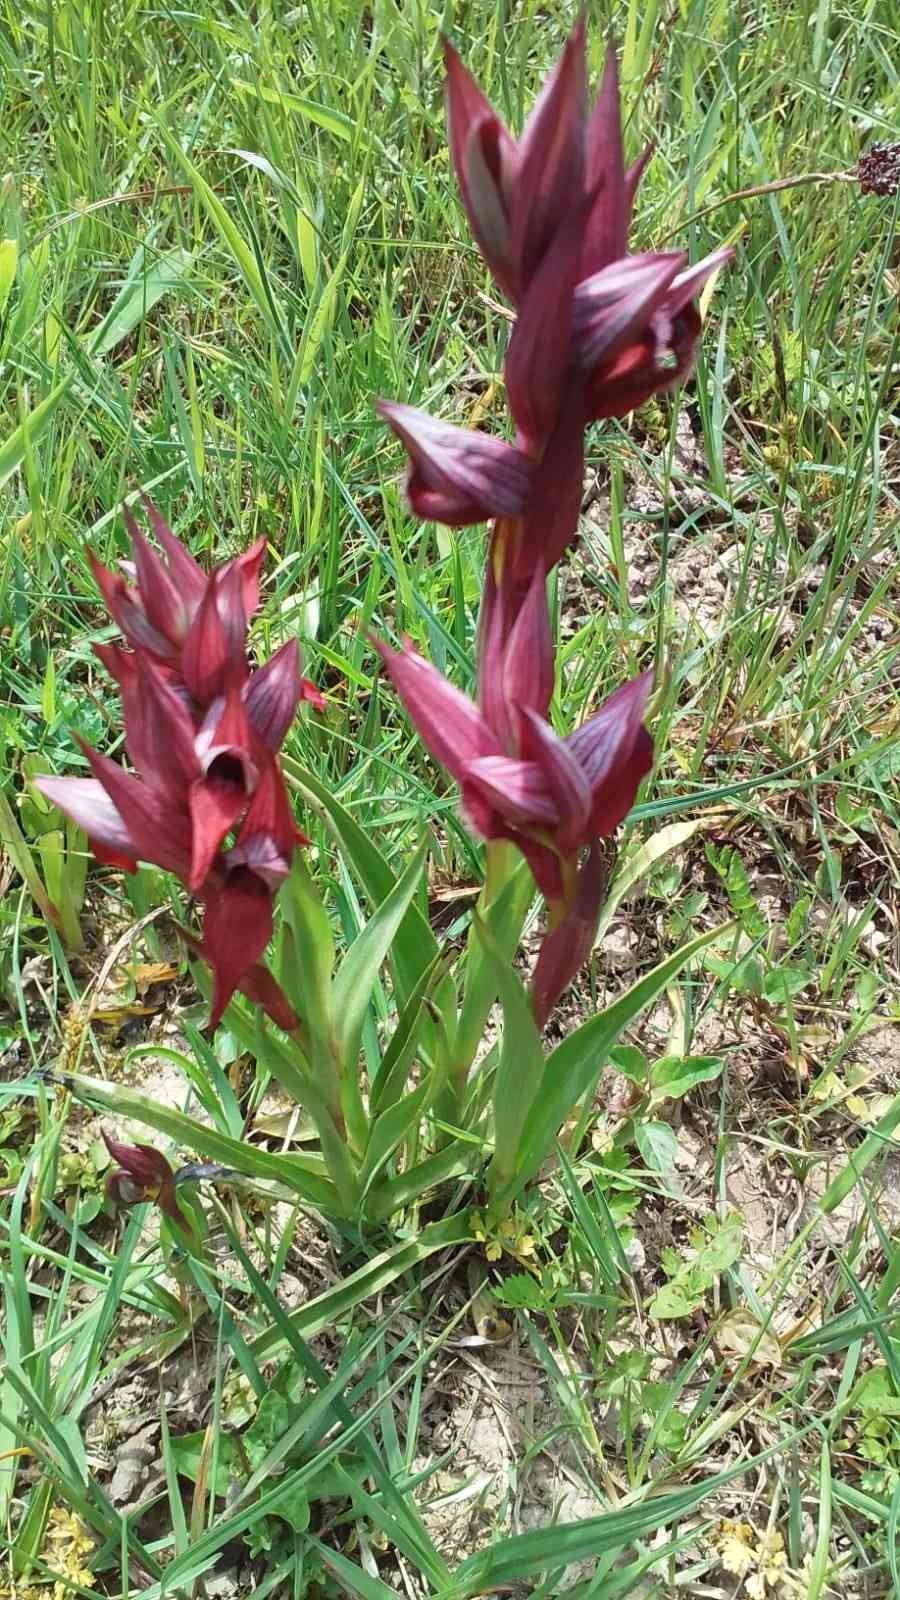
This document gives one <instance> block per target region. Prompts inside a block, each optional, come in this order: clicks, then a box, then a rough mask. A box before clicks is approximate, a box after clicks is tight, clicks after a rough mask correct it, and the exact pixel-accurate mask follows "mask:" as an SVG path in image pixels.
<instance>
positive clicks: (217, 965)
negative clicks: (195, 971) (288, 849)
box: [203, 867, 272, 1029]
mask: <svg viewBox="0 0 900 1600" xmlns="http://www.w3.org/2000/svg"><path fill="white" fill-rule="evenodd" d="M237 929H239V930H240V936H239V937H235V930H237ZM271 934H272V896H271V893H270V891H269V890H268V889H267V888H266V885H265V884H264V883H263V881H262V879H261V878H258V877H257V876H256V874H255V873H253V872H251V871H250V870H249V868H247V867H238V868H236V869H235V871H234V872H231V873H229V875H228V878H227V879H226V881H225V883H224V884H223V885H221V886H219V887H214V888H210V890H209V891H208V893H207V896H206V915H205V916H204V919H203V956H204V959H205V960H206V961H208V962H209V965H210V966H211V967H212V971H213V980H214V982H213V999H212V1006H211V1008H210V1014H209V1026H210V1028H211V1029H213V1028H216V1027H218V1025H219V1022H220V1021H221V1018H222V1012H223V1011H224V1010H225V1007H226V1006H227V1004H228V1002H229V1000H230V999H231V996H232V995H233V994H234V991H235V989H238V988H240V985H241V983H242V982H243V980H244V978H245V977H246V976H247V974H248V973H249V972H250V971H251V969H252V968H254V967H255V966H256V965H257V963H258V961H259V958H260V956H261V955H262V953H263V951H264V950H265V948H266V945H267V944H268V942H269V939H270V938H271Z"/></svg>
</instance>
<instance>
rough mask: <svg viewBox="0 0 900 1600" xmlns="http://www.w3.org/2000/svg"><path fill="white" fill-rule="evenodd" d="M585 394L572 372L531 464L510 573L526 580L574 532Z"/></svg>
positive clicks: (547, 565)
mask: <svg viewBox="0 0 900 1600" xmlns="http://www.w3.org/2000/svg"><path fill="white" fill-rule="evenodd" d="M584 406H585V401H584V394H583V390H582V385H581V383H580V381H579V380H578V379H577V378H576V377H575V376H574V375H573V377H572V378H571V379H570V381H569V383H568V385H567V387H566V395H565V400H564V402H563V408H562V411H561V413H560V417H559V421H558V422H557V425H556V428H555V430H554V433H553V436H552V438H551V440H550V443H549V444H548V446H547V449H546V450H545V452H544V455H543V457H542V458H541V461H540V462H539V463H538V465H537V467H536V468H535V475H534V482H533V485H532V490H531V494H530V495H529V497H528V504H527V506H526V508H525V511H524V513H523V515H522V520H521V530H520V537H519V540H518V543H517V546H516V548H515V549H514V551H513V552H512V555H511V569H510V575H511V576H512V577H513V578H514V579H515V581H516V582H517V583H522V584H525V583H529V582H530V581H531V577H532V574H533V573H534V569H535V566H536V565H537V564H538V562H540V563H542V564H543V568H544V571H545V572H550V571H551V569H552V568H553V567H554V566H555V565H556V563H557V561H559V560H560V559H561V557H562V556H563V555H564V554H565V552H566V550H567V549H568V547H569V545H570V544H571V543H572V541H573V539H574V538H575V536H576V534H577V532H578V519H579V516H580V515H581V495H582V482H583V477H584Z"/></svg>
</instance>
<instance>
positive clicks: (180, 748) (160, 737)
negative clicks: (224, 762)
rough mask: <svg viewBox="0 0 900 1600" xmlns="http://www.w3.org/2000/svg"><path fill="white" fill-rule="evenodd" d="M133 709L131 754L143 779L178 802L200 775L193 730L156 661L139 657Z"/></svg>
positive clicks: (128, 714) (129, 715)
mask: <svg viewBox="0 0 900 1600" xmlns="http://www.w3.org/2000/svg"><path fill="white" fill-rule="evenodd" d="M136 664H137V694H136V697H135V702H134V710H133V711H132V709H131V707H130V706H129V705H126V707H125V734H126V738H127V741H128V751H129V754H130V756H131V758H132V760H133V761H134V764H135V766H136V767H137V769H138V771H139V772H140V774H141V776H142V777H144V778H146V779H147V781H148V782H149V783H151V784H153V786H154V787H155V788H157V789H159V790H160V791H161V792H163V793H165V794H168V795H170V796H171V797H172V798H173V800H174V801H175V802H176V803H183V802H184V799H185V797H186V794H187V790H188V788H189V786H190V785H191V784H192V783H193V782H194V779H195V778H198V777H199V776H200V764H199V762H198V760H197V756H196V754H195V751H194V727H193V723H192V722H191V719H190V717H189V715H188V713H187V711H186V709H185V707H184V704H183V702H182V700H181V699H180V697H179V696H178V695H177V694H176V692H175V690H174V689H173V688H172V686H171V684H169V683H167V682H166V680H165V679H164V678H163V676H162V673H161V671H160V669H159V668H158V667H157V666H156V664H155V662H153V661H151V660H149V659H148V658H147V657H146V656H138V658H137V663H136Z"/></svg>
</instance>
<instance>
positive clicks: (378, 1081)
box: [369, 957, 443, 1116]
mask: <svg viewBox="0 0 900 1600" xmlns="http://www.w3.org/2000/svg"><path fill="white" fill-rule="evenodd" d="M442 978H443V963H442V961H441V959H440V957H435V959H434V961H433V962H432V964H431V966H430V967H427V968H426V970H425V971H424V972H423V974H422V976H421V978H420V979H419V982H418V983H417V985H416V987H415V989H414V990H413V992H412V994H411V995H410V997H409V999H408V1000H407V1002H406V1005H405V1006H404V1007H403V1010H402V1011H401V1013H400V1015H399V1017H398V1018H397V1022H396V1026H395V1028H394V1031H393V1033H392V1034H391V1037H390V1039H389V1041H388V1044H387V1046H386V1048H385V1051H384V1054H383V1056H382V1058H381V1061H380V1062H379V1064H378V1071H377V1072H376V1074H375V1077H374V1079H373V1081H372V1084H371V1086H370V1089H369V1109H370V1112H371V1114H372V1115H373V1116H374V1115H375V1114H376V1113H381V1112H382V1111H386V1110H387V1109H388V1107H389V1106H392V1105H393V1104H394V1103H395V1101H397V1100H399V1098H400V1096H401V1095H402V1093H403V1090H404V1088H405V1086H406V1080H407V1077H408V1075H409V1071H410V1068H411V1067H412V1064H413V1062H414V1061H415V1060H416V1057H417V1056H419V1055H420V1056H421V1057H422V1058H423V1060H425V1061H426V1062H427V1061H428V1060H429V1059H430V1058H429V1056H428V1052H427V1051H426V1050H425V1048H424V1037H423V1036H424V1033H425V1027H424V1024H426V1023H427V1025H428V1038H429V1040H430V1039H431V1037H432V1028H431V1023H430V1021H429V1018H428V1013H427V1010H426V1008H427V1006H428V1005H429V1002H430V999H431V993H432V991H433V990H434V988H435V987H436V986H437V985H438V984H439V983H440V982H441V980H442Z"/></svg>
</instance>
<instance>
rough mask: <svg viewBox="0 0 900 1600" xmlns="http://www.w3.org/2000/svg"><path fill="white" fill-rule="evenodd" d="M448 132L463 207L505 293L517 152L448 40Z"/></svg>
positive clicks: (511, 287)
mask: <svg viewBox="0 0 900 1600" xmlns="http://www.w3.org/2000/svg"><path fill="white" fill-rule="evenodd" d="M444 63H445V66H446V71H447V132H448V135H449V143H450V155H451V158H452V161H453V166H454V169H455V171H456V179H457V182H458V184H459V189H460V194H461V196H462V202H463V205H464V207H465V210H466V215H467V217H468V219H469V226H470V228H471V229H472V233H473V235H474V237H475V240H476V242H477V244H478V247H479V249H480V251H481V253H482V255H483V257H484V259H485V261H486V262H487V264H488V266H489V267H490V269H491V271H492V273H493V274H494V277H495V278H496V279H497V282H498V284H499V285H500V287H501V289H503V291H504V293H505V294H507V295H509V296H510V298H512V296H513V292H514V288H515V285H514V283H513V281H512V274H511V270H510V262H509V224H508V207H509V193H510V189H511V185H512V182H513V177H514V171H515V163H516V147H515V144H514V142H513V140H512V139H511V138H510V136H509V134H508V133H507V131H506V129H505V128H504V126H503V124H502V122H501V121H500V119H499V117H498V116H497V115H496V113H495V112H494V109H493V107H492V106H491V104H490V101H489V100H487V99H486V98H485V96H484V95H483V94H482V92H481V90H480V89H479V87H478V85H477V83H476V82H475V80H474V78H473V77H472V76H471V74H470V73H469V72H468V71H467V70H466V68H465V67H464V66H463V64H462V62H461V61H460V59H459V56H458V55H457V53H456V51H455V50H454V48H453V46H452V45H451V43H450V41H449V40H448V39H445V40H444Z"/></svg>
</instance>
